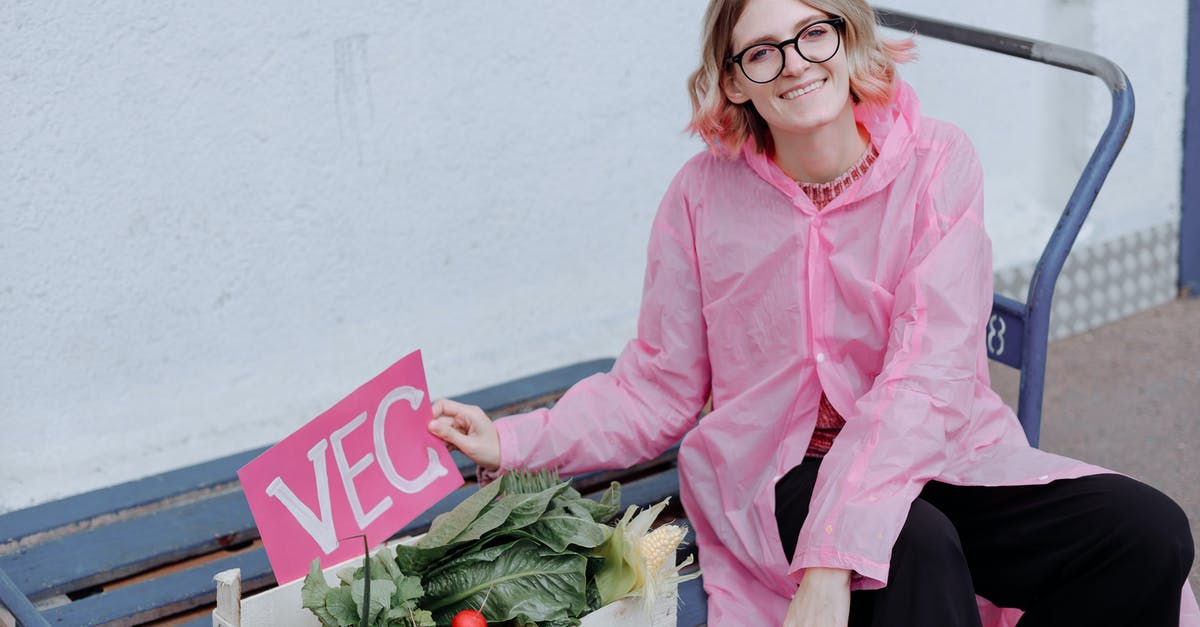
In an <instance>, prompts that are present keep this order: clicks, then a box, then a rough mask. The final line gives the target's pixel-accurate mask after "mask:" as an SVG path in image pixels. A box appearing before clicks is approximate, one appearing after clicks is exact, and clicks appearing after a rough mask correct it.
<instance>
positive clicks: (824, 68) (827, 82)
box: [722, 0, 854, 139]
mask: <svg viewBox="0 0 1200 627" xmlns="http://www.w3.org/2000/svg"><path fill="white" fill-rule="evenodd" d="M830 17H832V16H830V15H827V14H825V13H823V12H821V11H818V10H817V9H814V8H813V7H810V6H809V5H807V4H804V3H803V2H800V1H799V0H750V1H749V2H747V3H746V7H745V10H744V11H743V12H742V15H741V17H740V18H738V21H737V23H736V24H735V25H734V27H733V43H732V52H733V53H734V54H737V53H739V52H741V51H743V50H745V49H746V48H748V47H750V46H752V45H754V44H757V43H763V42H769V43H778V42H781V41H785V40H788V39H792V38H793V37H795V36H796V34H797V33H799V32H800V31H801V30H802V29H804V27H805V26H807V25H809V24H810V23H812V22H814V21H817V20H824V19H828V18H830ZM785 50H786V54H785V55H784V59H785V63H784V66H783V72H782V73H781V74H780V75H779V76H778V77H777V78H775V80H773V81H771V82H768V83H755V82H752V81H750V80H749V79H747V78H746V76H745V75H744V74H743V73H742V71H741V70H740V69H739V68H738V67H737V65H736V64H732V65H730V66H728V67H727V70H726V76H725V79H724V80H723V81H722V88H723V89H724V91H725V95H726V97H728V98H729V100H730V101H732V102H734V103H736V104H744V103H746V102H750V103H752V104H753V105H754V108H755V110H757V111H758V113H759V115H761V116H762V118H763V120H764V121H766V123H767V126H768V127H769V128H770V129H771V134H772V136H774V137H776V138H777V139H778V138H779V136H780V135H781V134H790V135H804V134H808V133H812V132H814V131H816V130H818V129H820V128H822V127H826V126H828V125H830V124H833V123H835V122H839V121H840V122H842V123H845V122H846V121H847V120H849V121H850V128H853V119H854V110H853V106H854V102H853V100H852V99H851V97H850V71H849V67H848V66H847V63H846V50H845V42H844V41H843V42H842V45H841V46H840V47H839V48H838V51H837V54H835V55H833V57H832V58H830V59H829V60H828V61H825V62H824V63H811V62H809V61H807V60H805V59H804V58H803V57H801V56H800V54H799V53H798V52H797V51H796V49H795V47H793V46H787V47H786V48H785ZM747 61H748V60H747V59H743V63H746V62H747Z"/></svg>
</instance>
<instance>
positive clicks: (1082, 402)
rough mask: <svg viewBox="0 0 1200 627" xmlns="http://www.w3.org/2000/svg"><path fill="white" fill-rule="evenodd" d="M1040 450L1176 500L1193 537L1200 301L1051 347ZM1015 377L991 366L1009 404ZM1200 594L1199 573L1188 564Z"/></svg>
mask: <svg viewBox="0 0 1200 627" xmlns="http://www.w3.org/2000/svg"><path fill="white" fill-rule="evenodd" d="M1047 359H1048V361H1047V366H1046V393H1045V399H1044V404H1043V411H1042V435H1041V448H1043V449H1044V450H1047V451H1053V452H1055V453H1059V454H1062V455H1067V456H1069V457H1073V458H1075V459H1081V460H1084V461H1087V462H1090V463H1093V464H1098V465H1101V466H1104V467H1106V468H1111V469H1113V470H1116V471H1119V472H1122V473H1125V474H1128V475H1130V476H1133V477H1135V478H1137V479H1140V480H1142V481H1144V482H1146V483H1148V484H1150V485H1152V486H1154V487H1156V488H1158V489H1159V490H1162V491H1163V492H1165V493H1166V494H1168V495H1169V496H1171V497H1172V498H1174V499H1175V501H1176V502H1177V503H1179V504H1180V505H1181V506H1182V507H1183V509H1184V511H1185V512H1187V515H1188V519H1189V520H1190V522H1191V525H1192V538H1193V539H1196V540H1197V541H1200V299H1195V300H1177V301H1173V302H1170V303H1167V304H1165V305H1162V306H1160V307H1157V308H1155V309H1151V310H1149V311H1146V312H1143V313H1140V314H1137V315H1135V316H1132V317H1130V318H1126V319H1123V320H1120V321H1118V322H1115V323H1112V324H1109V325H1106V326H1104V327H1100V328H1098V329H1095V330H1093V331H1089V332H1087V333H1084V334H1081V335H1076V336H1073V337H1070V338H1067V339H1064V340H1059V341H1057V342H1054V343H1052V344H1051V345H1050V349H1049V355H1048V358H1047ZM1018 376H1019V375H1018V373H1017V371H1015V370H1013V369H1011V368H1008V367H1007V366H1003V365H998V364H995V363H993V364H992V387H994V388H995V389H996V390H997V391H998V392H999V393H1000V395H1001V396H1002V397H1004V399H1005V400H1006V401H1007V402H1008V403H1009V405H1010V406H1015V405H1016V398H1017V385H1018ZM1191 583H1192V587H1193V588H1194V589H1195V590H1196V592H1197V594H1200V567H1198V566H1197V565H1196V564H1193V566H1192V573H1191Z"/></svg>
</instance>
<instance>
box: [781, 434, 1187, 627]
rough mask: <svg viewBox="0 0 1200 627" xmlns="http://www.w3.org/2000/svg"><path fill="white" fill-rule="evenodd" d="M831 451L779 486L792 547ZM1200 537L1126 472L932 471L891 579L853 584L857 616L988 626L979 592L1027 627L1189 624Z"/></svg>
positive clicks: (855, 624) (888, 626)
mask: <svg viewBox="0 0 1200 627" xmlns="http://www.w3.org/2000/svg"><path fill="white" fill-rule="evenodd" d="M820 463H821V460H820V459H816V458H807V459H805V460H804V463H802V464H801V465H799V466H797V467H796V468H794V469H792V471H791V472H789V473H788V474H787V475H786V476H784V478H783V479H781V480H780V481H779V483H778V484H776V486H775V499H776V505H775V517H776V522H777V523H778V525H779V537H780V538H782V539H783V544H784V551H785V554H786V555H788V556H789V557H791V556H792V555H794V553H795V550H796V539H797V536H798V535H799V533H800V527H801V526H802V525H803V524H804V518H805V517H806V516H807V515H808V503H809V500H810V499H811V497H812V491H813V486H814V484H815V483H816V479H817V469H818V468H819V467H820ZM1193 553H1194V547H1193V543H1192V535H1191V529H1190V527H1189V525H1188V521H1187V517H1186V515H1185V514H1184V513H1183V510H1182V509H1180V507H1179V506H1178V505H1177V504H1176V503H1175V502H1174V501H1172V500H1171V499H1170V498H1169V497H1167V496H1166V495H1164V494H1163V493H1161V492H1159V491H1158V490H1155V489H1154V488H1151V487H1149V486H1147V485H1145V484H1143V483H1140V482H1138V481H1136V480H1133V479H1130V478H1128V477H1124V476H1121V475H1113V474H1107V475H1095V476H1091V477H1081V478H1078V479H1065V480H1060V481H1054V482H1051V483H1049V484H1045V485H1036V486H1008V487H973V486H971V487H964V486H952V485H948V484H945V483H938V482H930V483H929V484H928V485H926V487H925V489H924V490H923V491H922V492H921V494H920V496H919V498H917V500H916V501H914V502H913V505H912V507H911V509H910V510H909V514H908V520H907V521H906V522H905V523H904V527H903V528H902V530H901V531H900V535H899V537H898V538H897V540H896V544H895V545H894V546H893V548H892V558H891V566H890V569H889V574H888V585H887V586H886V587H884V588H882V589H879V590H863V591H855V592H852V593H851V594H850V625H851V627H866V626H870V627H901V626H912V627H917V626H921V627H928V626H930V625H937V626H939V627H958V626H967V625H971V626H978V625H979V624H980V620H979V611H978V609H977V606H976V603H975V595H976V594H978V595H980V596H982V597H984V598H986V599H988V600H990V601H991V602H993V603H995V604H996V605H998V606H1000V607H1014V608H1019V609H1021V610H1023V611H1024V612H1025V614H1024V616H1023V617H1022V619H1021V622H1020V623H1019V625H1020V626H1021V627H1035V626H1042V625H1047V626H1051V625H1052V626H1055V627H1062V626H1065V625H1088V626H1102V625H1113V626H1114V627H1116V626H1120V627H1128V626H1131V625H1137V626H1139V627H1141V626H1144V627H1158V626H1160V625H1161V626H1167V625H1171V626H1178V625H1179V601H1180V598H1179V597H1180V593H1181V591H1182V589H1183V583H1184V581H1185V580H1186V579H1187V576H1188V570H1189V569H1190V568H1191V564H1192V558H1193Z"/></svg>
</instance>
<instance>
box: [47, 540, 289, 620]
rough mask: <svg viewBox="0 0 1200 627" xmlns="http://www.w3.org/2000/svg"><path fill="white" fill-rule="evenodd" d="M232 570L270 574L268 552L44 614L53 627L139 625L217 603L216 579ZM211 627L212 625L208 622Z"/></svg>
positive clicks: (232, 558)
mask: <svg viewBox="0 0 1200 627" xmlns="http://www.w3.org/2000/svg"><path fill="white" fill-rule="evenodd" d="M230 568H241V569H242V572H243V573H263V572H266V573H270V571H271V569H270V566H269V565H268V564H267V555H266V552H265V551H262V550H261V549H260V550H257V551H247V552H246V553H242V554H238V555H232V556H230V557H227V558H225V559H221V560H218V561H215V562H209V563H207V564H205V565H204V566H202V567H195V568H189V569H187V570H181V571H179V572H174V573H171V574H169V575H164V576H162V577H158V578H156V579H151V580H149V581H145V582H142V583H140V584H136V585H132V586H127V587H124V588H118V589H116V590H112V591H109V592H104V593H101V594H97V595H93V596H90V597H86V598H83V599H80V600H78V601H74V602H72V603H68V604H67V605H61V606H59V607H54V608H50V609H47V610H43V611H42V615H43V616H45V617H46V620H47V621H49V622H50V624H51V625H101V624H105V623H111V622H120V623H122V624H137V623H139V622H145V621H149V620H153V619H156V618H162V617H164V616H170V615H171V614H177V613H179V612H183V611H186V610H189V609H191V608H194V607H199V606H202V605H207V604H211V603H214V599H215V594H216V593H215V586H214V584H213V575H215V574H217V573H218V572H221V571H222V570H227V569H230ZM267 578H268V579H267V581H262V578H261V575H260V576H259V579H258V580H257V581H254V580H249V579H248V580H247V585H254V586H255V587H263V586H264V585H270V583H272V582H273V581H274V577H271V576H270V575H269V574H268V575H267ZM209 624H212V623H211V621H209Z"/></svg>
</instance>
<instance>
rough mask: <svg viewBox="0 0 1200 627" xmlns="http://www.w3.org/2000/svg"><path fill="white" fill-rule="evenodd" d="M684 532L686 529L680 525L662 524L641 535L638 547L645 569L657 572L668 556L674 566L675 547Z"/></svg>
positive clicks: (677, 545) (677, 546)
mask: <svg viewBox="0 0 1200 627" xmlns="http://www.w3.org/2000/svg"><path fill="white" fill-rule="evenodd" d="M686 533H687V530H686V529H684V528H683V526H681V525H662V526H660V527H659V528H657V529H655V530H654V531H651V532H650V533H647V534H646V535H644V536H642V539H641V547H640V548H641V552H642V559H643V560H645V562H646V570H647V571H649V572H650V573H657V572H658V571H659V570H661V569H662V567H663V564H666V563H667V559H668V558H670V560H671V565H672V566H674V565H675V549H677V548H679V543H680V541H682V540H683V536H684V535H685V534H686Z"/></svg>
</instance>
